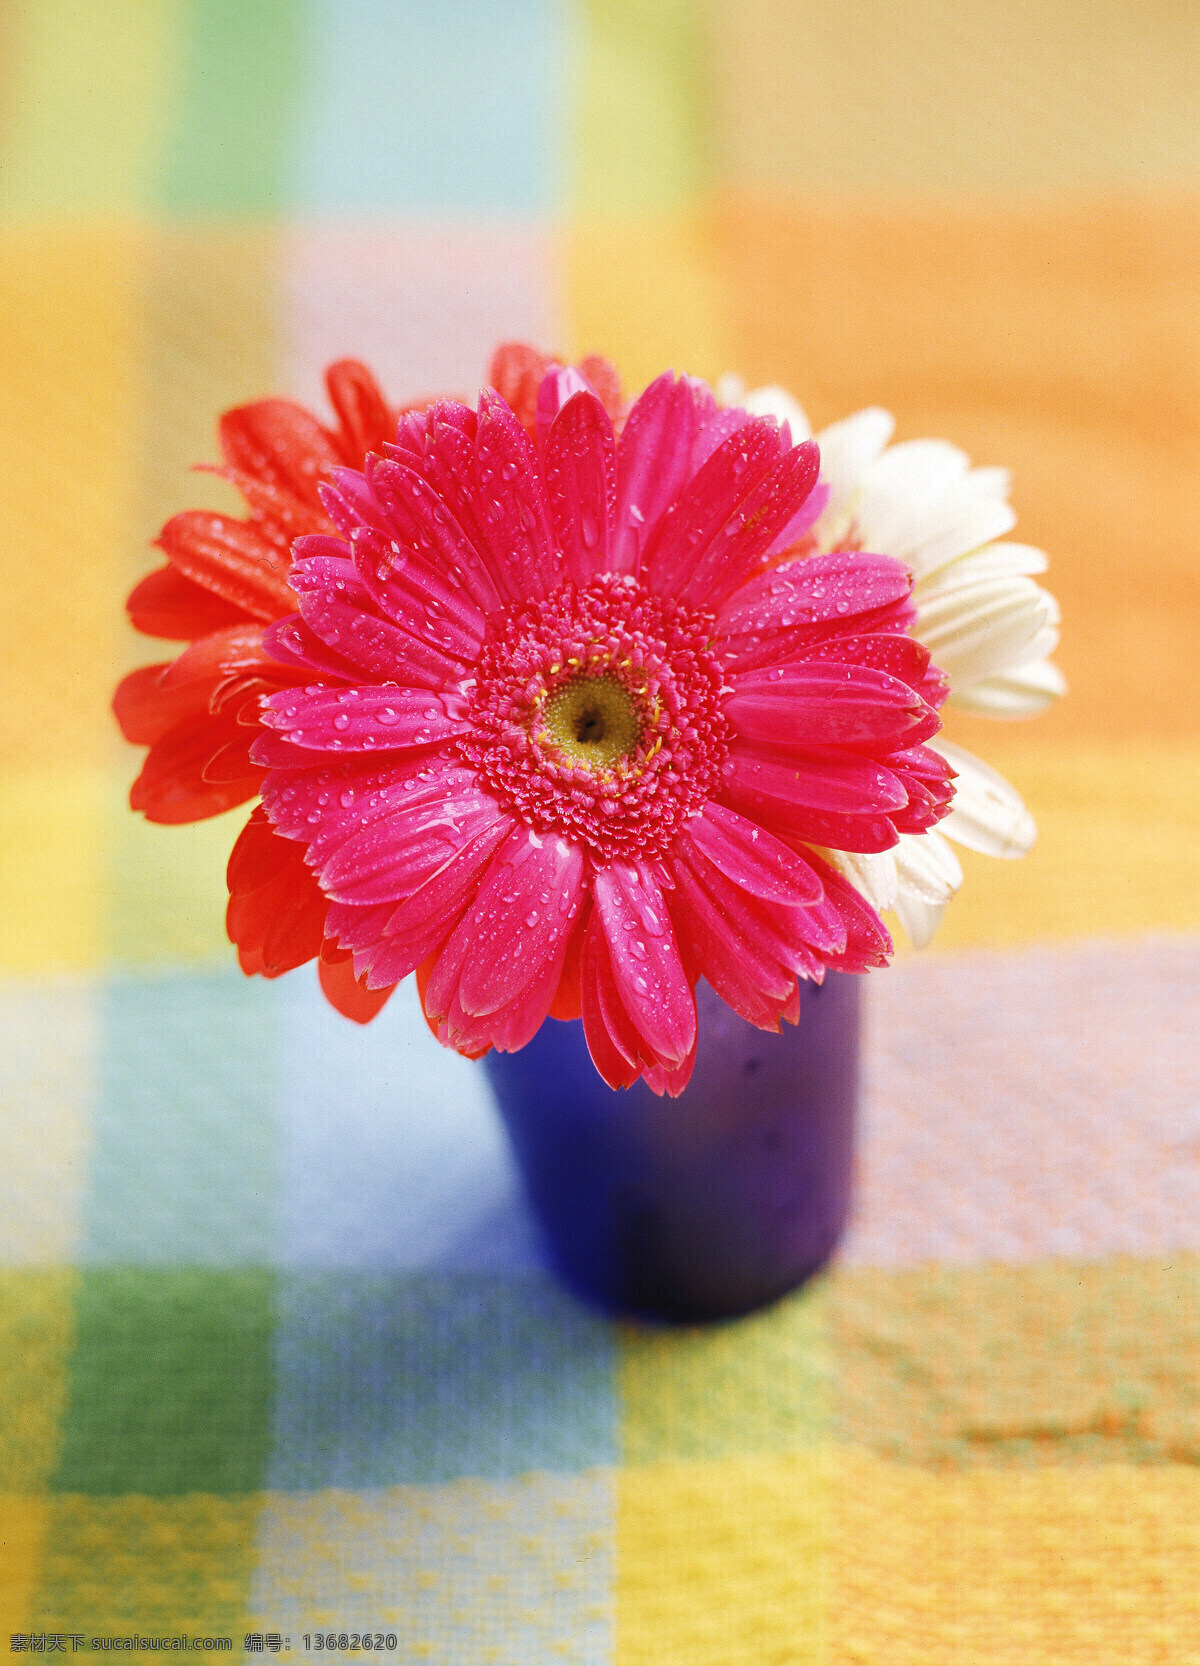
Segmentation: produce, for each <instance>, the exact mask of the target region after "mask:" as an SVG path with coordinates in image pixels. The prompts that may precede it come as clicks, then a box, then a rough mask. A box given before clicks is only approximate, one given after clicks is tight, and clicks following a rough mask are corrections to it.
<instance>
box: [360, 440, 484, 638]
mask: <svg viewBox="0 0 1200 1666" xmlns="http://www.w3.org/2000/svg"><path fill="white" fill-rule="evenodd" d="M455 443H456V444H457V443H459V441H458V439H456V440H455ZM468 449H469V448H468ZM435 456H436V454H434V453H431V455H430V459H429V464H430V467H431V468H432V464H433V462H434V461H435ZM369 469H370V485H371V490H372V492H373V493H374V494H375V496H376V498H377V499H378V503H379V507H380V509H381V511H382V513H383V515H384V518H385V520H386V523H387V527H388V530H389V531H390V533H391V535H392V537H394V538H395V540H396V542H397V543H398V544H399V545H400V547H401V549H416V550H420V551H422V552H423V553H424V554H425V556H426V557H427V559H428V560H429V561H430V562H431V563H432V564H433V566H434V567H436V568H437V569H438V570H440V571H441V572H443V573H446V574H447V575H453V576H454V577H455V578H456V579H457V580H458V581H459V582H461V584H462V587H463V592H464V594H465V596H466V597H467V598H468V599H469V600H470V601H472V602H473V603H474V604H475V606H476V607H477V608H478V610H479V612H480V613H481V614H483V615H484V616H486V615H487V614H489V613H492V612H494V611H495V609H496V608H497V607H499V605H500V592H499V590H498V589H497V587H496V580H495V578H494V576H493V574H492V572H491V567H490V564H489V562H488V561H487V559H486V558H485V556H484V555H483V554H481V552H480V547H479V543H477V542H476V540H474V539H472V538H471V537H469V536H468V534H467V532H466V531H465V530H464V528H463V527H462V526H460V525H459V522H458V520H457V519H456V517H455V514H454V509H453V505H452V504H450V503H447V502H446V501H445V499H444V498H443V497H442V496H440V495H439V493H438V491H437V489H436V487H435V485H434V484H433V483H432V482H431V481H430V480H428V479H426V478H425V476H424V474H423V473H422V472H421V469H420V467H419V466H414V463H413V462H412V460H408V461H404V462H398V461H395V460H392V459H388V460H384V461H379V462H376V461H372V462H371V463H370V464H369ZM456 495H457V493H456Z"/></svg>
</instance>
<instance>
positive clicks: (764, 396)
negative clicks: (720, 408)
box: [733, 384, 812, 445]
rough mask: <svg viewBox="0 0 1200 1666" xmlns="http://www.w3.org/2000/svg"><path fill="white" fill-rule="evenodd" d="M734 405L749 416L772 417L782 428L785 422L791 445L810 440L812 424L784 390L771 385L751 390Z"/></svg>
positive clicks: (798, 404)
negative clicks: (790, 437) (789, 432)
mask: <svg viewBox="0 0 1200 1666" xmlns="http://www.w3.org/2000/svg"><path fill="white" fill-rule="evenodd" d="M733 403H734V404H737V405H740V406H741V407H742V409H743V410H744V411H749V412H750V414H751V416H769V417H774V418H775V420H776V422H777V423H778V424H779V425H780V427H781V428H782V426H783V424H784V423H785V422H786V423H787V425H788V428H789V429H790V430H791V435H792V444H793V445H800V444H802V443H803V441H805V440H808V439H811V438H812V424H811V423H810V422H809V420H808V417H807V415H806V413H805V411H804V408H803V406H802V405H801V404H800V402H799V401H798V400H796V399H793V398H792V395H791V394H790V393H789V392H788V391H787V389H786V388H781V387H778V386H776V385H775V384H772V385H771V386H770V387H764V388H751V390H750V392H749V393H747V394H744V395H743V396H742V397H741V398H739V399H735V400H734V401H733Z"/></svg>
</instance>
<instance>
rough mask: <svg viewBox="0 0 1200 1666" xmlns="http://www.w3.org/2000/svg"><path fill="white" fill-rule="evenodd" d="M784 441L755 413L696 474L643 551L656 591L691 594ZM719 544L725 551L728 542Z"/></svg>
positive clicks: (768, 420) (770, 423) (735, 527)
mask: <svg viewBox="0 0 1200 1666" xmlns="http://www.w3.org/2000/svg"><path fill="white" fill-rule="evenodd" d="M781 444H782V442H781V441H780V438H779V430H778V428H777V427H776V425H775V423H774V422H773V421H772V419H771V418H770V417H756V418H755V420H754V421H753V422H751V423H748V424H747V425H746V426H745V427H744V428H742V429H740V430H739V431H738V432H737V433H736V434H734V435H732V436H731V438H729V439H727V440H726V441H725V443H724V444H723V445H721V446H719V447H718V448H717V450H716V451H714V452H713V454H712V456H711V457H710V458H709V459H708V461H707V462H706V463H705V465H704V467H703V468H702V469H701V470H700V471H699V473H698V474H695V475H693V476H692V478H691V480H689V481H688V484H687V485H686V486H685V487H684V489H683V491H682V492H681V493H680V494H679V496H678V498H677V499H676V501H675V503H674V504H673V505H672V507H671V509H670V510H669V512H668V513H667V514H665V515H664V516H663V517H662V519H661V520H660V521H659V523H658V526H657V528H656V529H655V532H654V534H653V535H652V537H651V538H650V539H649V540H648V541H647V544H646V547H645V550H644V552H643V566H644V568H645V575H646V582H647V583H648V585H649V587H650V589H651V590H652V591H653V592H654V593H655V594H656V595H659V596H683V597H684V598H685V599H686V597H687V595H688V591H687V585H688V582H689V580H690V579H691V577H692V575H693V573H694V572H696V570H697V567H698V565H699V564H700V563H701V562H702V561H706V560H707V561H711V559H712V555H713V552H712V546H713V544H714V542H715V541H717V540H722V541H723V540H725V539H726V538H727V537H728V536H729V535H730V534H727V533H726V527H727V526H729V525H730V523H731V522H734V524H733V526H732V527H731V533H732V534H733V535H734V536H736V534H737V532H738V531H740V530H741V527H742V522H741V519H740V518H738V519H736V521H735V517H737V516H738V510H739V509H740V508H741V507H742V506H743V505H744V504H746V503H747V502H748V500H751V499H752V498H753V496H754V494H755V492H756V489H757V488H758V487H759V486H761V485H762V484H763V482H764V481H765V480H766V479H767V477H768V476H769V475H770V473H771V471H772V469H773V468H774V466H775V464H776V463H777V462H778V461H779V456H780V451H781ZM814 473H815V471H814ZM719 548H720V549H721V550H722V551H723V549H724V542H722V543H721V544H720V546H719ZM706 570H707V567H706Z"/></svg>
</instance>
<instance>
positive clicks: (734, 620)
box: [717, 550, 912, 638]
mask: <svg viewBox="0 0 1200 1666" xmlns="http://www.w3.org/2000/svg"><path fill="white" fill-rule="evenodd" d="M911 588H912V578H911V575H910V574H909V571H908V568H907V567H905V566H903V565H902V564H901V563H900V562H899V561H896V560H894V559H893V557H892V556H890V555H872V554H869V553H868V552H866V551H864V550H836V551H834V553H833V554H832V555H807V556H801V557H800V558H799V559H797V560H795V561H789V562H785V563H784V565H783V566H781V567H773V568H772V569H771V571H770V572H767V573H763V574H761V575H760V576H759V577H757V578H752V579H751V580H750V581H749V583H748V584H746V585H745V586H743V588H742V589H741V590H739V591H738V592H737V594H736V595H735V596H733V597H732V599H731V600H730V601H728V602H726V604H725V605H724V607H722V608H721V610H720V612H719V614H718V616H717V629H718V632H719V634H720V635H721V636H722V637H725V638H733V637H737V636H744V635H751V634H754V633H760V632H762V631H770V630H779V629H787V630H790V629H791V628H793V627H794V626H797V625H813V624H823V623H826V622H837V623H838V624H839V625H840V626H842V628H843V629H844V628H845V627H846V626H847V625H849V624H850V622H851V621H852V620H853V619H854V618H855V617H856V616H857V615H858V614H860V613H867V612H869V611H871V610H873V609H875V608H879V607H884V606H886V605H888V604H889V603H894V602H899V601H903V600H905V598H906V597H907V596H908V593H909V591H910V590H911Z"/></svg>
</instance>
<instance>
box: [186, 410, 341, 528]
mask: <svg viewBox="0 0 1200 1666" xmlns="http://www.w3.org/2000/svg"><path fill="white" fill-rule="evenodd" d="M217 432H218V436H219V438H220V442H221V450H222V452H223V453H224V454H225V459H226V461H227V462H228V463H229V465H230V467H231V468H233V469H236V470H237V472H238V473H239V474H244V475H248V476H249V477H250V478H251V479H252V480H254V481H256V482H258V483H259V484H260V485H263V486H274V487H279V488H281V489H282V490H283V491H284V492H286V493H288V494H289V495H290V496H291V497H294V498H297V499H298V500H299V501H300V502H301V503H303V504H307V505H309V506H310V507H311V508H313V509H318V510H319V509H320V499H319V498H318V497H317V487H318V485H319V484H320V482H321V481H322V480H323V479H324V478H325V477H326V476H327V475H328V472H329V470H330V469H331V468H333V466H334V464H335V463H339V462H341V461H343V459H342V458H340V457H339V456H338V454H337V451H336V450H335V448H334V444H333V441H332V440H331V438H330V436H329V435H328V434H327V433H326V431H325V429H324V428H322V427H321V424H320V423H319V422H318V421H317V419H316V417H315V416H313V414H312V412H311V411H306V410H305V409H304V407H303V406H302V405H294V404H293V403H292V402H291V401H290V400H288V399H260V400H257V401H256V402H255V403H254V404H252V405H240V406H238V407H237V408H236V409H235V410H232V411H226V413H225V415H224V416H223V417H222V418H221V421H220V424H219V427H218V430H217Z"/></svg>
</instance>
